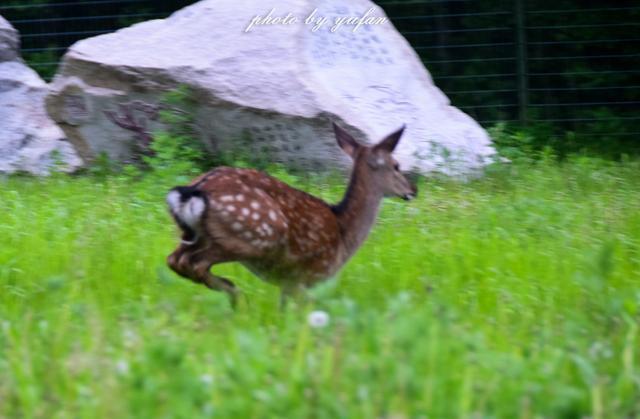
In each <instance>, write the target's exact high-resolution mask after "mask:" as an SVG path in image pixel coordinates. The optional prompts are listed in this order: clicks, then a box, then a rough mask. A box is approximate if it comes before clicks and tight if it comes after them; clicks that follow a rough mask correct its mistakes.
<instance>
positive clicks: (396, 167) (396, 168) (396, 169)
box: [393, 163, 400, 172]
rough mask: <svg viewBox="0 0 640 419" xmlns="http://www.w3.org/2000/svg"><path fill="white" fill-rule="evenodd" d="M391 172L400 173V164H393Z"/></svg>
mask: <svg viewBox="0 0 640 419" xmlns="http://www.w3.org/2000/svg"><path fill="white" fill-rule="evenodd" d="M393 170H395V171H396V172H399V171H400V164H399V163H393Z"/></svg>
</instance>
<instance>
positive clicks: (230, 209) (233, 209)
mask: <svg viewBox="0 0 640 419" xmlns="http://www.w3.org/2000/svg"><path fill="white" fill-rule="evenodd" d="M235 210H236V207H234V206H233V205H227V211H229V212H233V211H235Z"/></svg>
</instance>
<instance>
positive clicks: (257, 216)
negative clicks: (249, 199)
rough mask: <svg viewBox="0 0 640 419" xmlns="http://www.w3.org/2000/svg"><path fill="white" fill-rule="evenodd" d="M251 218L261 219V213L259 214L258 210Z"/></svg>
mask: <svg viewBox="0 0 640 419" xmlns="http://www.w3.org/2000/svg"><path fill="white" fill-rule="evenodd" d="M251 218H253V219H254V220H259V219H260V214H258V213H257V212H254V213H253V214H252V215H251Z"/></svg>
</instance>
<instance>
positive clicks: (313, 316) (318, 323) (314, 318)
mask: <svg viewBox="0 0 640 419" xmlns="http://www.w3.org/2000/svg"><path fill="white" fill-rule="evenodd" d="M307 321H308V322H309V326H311V327H313V328H316V329H319V328H323V327H326V326H327V325H328V324H329V314H328V313H327V312H326V311H322V310H316V311H312V312H311V313H309V317H307Z"/></svg>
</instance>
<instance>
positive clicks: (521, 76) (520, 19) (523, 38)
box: [515, 0, 529, 125]
mask: <svg viewBox="0 0 640 419" xmlns="http://www.w3.org/2000/svg"><path fill="white" fill-rule="evenodd" d="M525 13H526V11H525V8H524V1H523V0H516V1H515V20H516V55H517V57H516V58H517V60H516V62H517V75H518V76H517V77H518V118H519V120H520V123H521V124H523V125H526V124H527V104H528V102H529V92H528V88H529V87H528V83H527V33H526V27H525Z"/></svg>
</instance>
